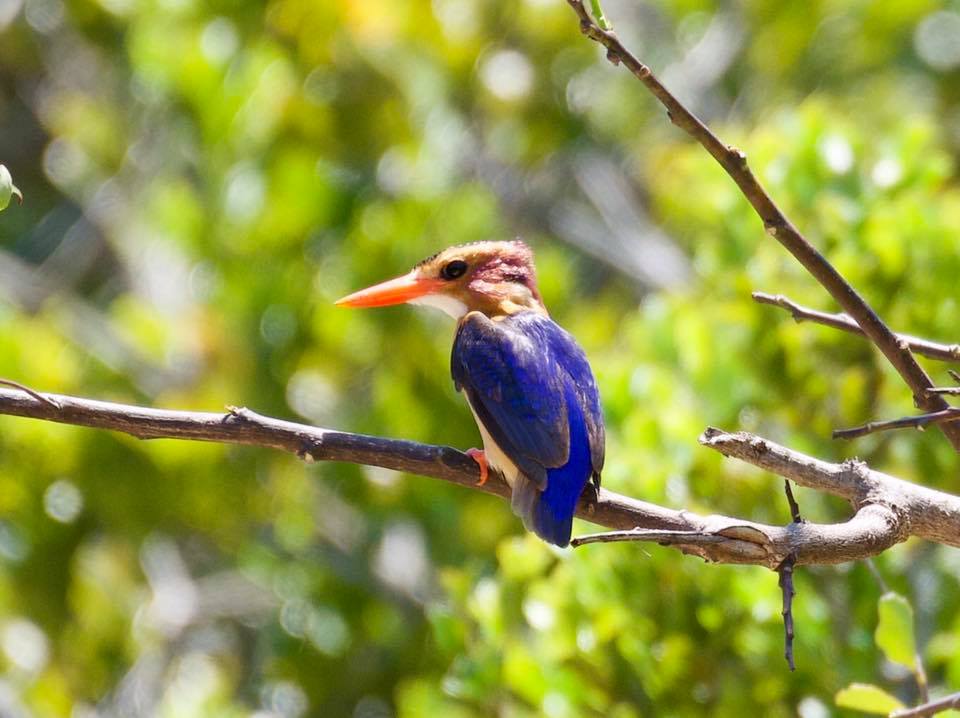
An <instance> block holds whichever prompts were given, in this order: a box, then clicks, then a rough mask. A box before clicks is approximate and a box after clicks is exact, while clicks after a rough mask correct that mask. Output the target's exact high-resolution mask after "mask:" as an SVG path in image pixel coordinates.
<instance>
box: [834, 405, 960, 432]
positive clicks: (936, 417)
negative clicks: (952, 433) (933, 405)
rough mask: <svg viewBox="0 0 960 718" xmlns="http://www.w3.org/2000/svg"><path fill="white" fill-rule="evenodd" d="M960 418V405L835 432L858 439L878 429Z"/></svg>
mask: <svg viewBox="0 0 960 718" xmlns="http://www.w3.org/2000/svg"><path fill="white" fill-rule="evenodd" d="M958 419H960V406H951V407H948V408H946V409H944V410H943V411H933V412H930V413H929V414H917V415H916V416H903V417H900V418H899V419H886V420H884V421H870V422H867V423H866V424H862V425H860V426H854V427H851V428H849V429H836V430H835V431H834V432H833V438H834V439H856V438H858V437H860V436H866V435H867V434H875V433H877V432H878V431H890V430H891V429H920V430H923V429H924V428H925V427H927V426H930V425H932V424H944V423H948V422H953V421H957V420H958Z"/></svg>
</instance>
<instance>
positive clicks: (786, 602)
mask: <svg viewBox="0 0 960 718" xmlns="http://www.w3.org/2000/svg"><path fill="white" fill-rule="evenodd" d="M795 563H796V557H795V556H794V555H793V554H790V555H789V556H787V557H786V558H785V559H783V562H782V563H781V564H780V565H779V566H777V574H779V576H780V580H779V581H778V582H777V584H778V585H779V586H780V593H781V594H782V595H783V610H782V611H781V612H780V615H781V616H783V657H784V658H785V659H786V661H787V665H788V666H789V667H790V670H791V671H795V670H797V664H796V663H795V662H794V660H793V639H794V632H793V599H794V597H795V596H796V595H797V592H796V590H795V589H794V587H793V566H794V564H795Z"/></svg>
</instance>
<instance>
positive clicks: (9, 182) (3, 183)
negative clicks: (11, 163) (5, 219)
mask: <svg viewBox="0 0 960 718" xmlns="http://www.w3.org/2000/svg"><path fill="white" fill-rule="evenodd" d="M11 197H16V198H17V202H19V203H22V202H23V195H22V194H20V190H18V189H17V187H16V185H14V184H13V177H11V176H10V170H8V169H7V168H6V167H4V166H3V165H0V211H3V210H5V209H6V208H7V205H9V204H10V198H11Z"/></svg>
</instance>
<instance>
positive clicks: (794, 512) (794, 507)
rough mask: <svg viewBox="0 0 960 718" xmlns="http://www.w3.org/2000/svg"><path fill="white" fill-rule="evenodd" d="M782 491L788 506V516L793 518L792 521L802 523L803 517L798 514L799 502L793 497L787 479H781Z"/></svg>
mask: <svg viewBox="0 0 960 718" xmlns="http://www.w3.org/2000/svg"><path fill="white" fill-rule="evenodd" d="M783 491H784V493H785V494H786V495H787V504H788V505H789V506H790V518H791V519H793V523H795V524H802V523H803V518H802V517H801V516H800V504H798V503H797V500H796V499H795V498H793V489H791V488H790V480H789V479H784V480H783Z"/></svg>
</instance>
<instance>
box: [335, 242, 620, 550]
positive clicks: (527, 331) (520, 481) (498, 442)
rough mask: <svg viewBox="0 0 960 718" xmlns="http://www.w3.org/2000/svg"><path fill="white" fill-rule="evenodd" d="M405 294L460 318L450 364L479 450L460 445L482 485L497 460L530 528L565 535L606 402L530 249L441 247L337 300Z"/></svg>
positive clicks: (389, 300)
mask: <svg viewBox="0 0 960 718" xmlns="http://www.w3.org/2000/svg"><path fill="white" fill-rule="evenodd" d="M402 303H407V304H415V305H426V306H430V307H434V308H437V309H440V310H442V311H444V312H445V313H447V314H449V315H450V316H451V317H453V318H454V319H456V320H457V329H456V335H455V338H454V342H453V350H452V352H451V356H450V373H451V375H452V377H453V381H454V385H455V387H456V389H457V391H458V392H462V393H463V394H464V396H465V397H466V400H467V404H468V406H469V408H470V410H471V412H472V413H473V417H474V419H475V420H476V423H477V427H478V428H479V430H480V436H481V438H482V441H483V449H482V450H480V449H469V450H468V451H467V452H466V453H467V454H468V455H469V456H470V457H472V458H473V459H474V461H476V462H477V464H478V466H479V471H480V479H479V484H480V485H483V484H484V483H485V482H486V481H487V478H488V476H489V471H490V469H491V468H492V469H494V470H496V471H498V472H499V473H500V474H501V475H502V476H503V478H504V479H505V480H506V482H507V483H508V484H509V485H510V488H511V507H512V509H513V512H514V513H515V514H517V516H519V517H520V518H521V519H522V521H523V524H524V526H525V527H526V528H527V530H529V531H532V532H533V533H535V534H536V535H537V536H539V537H540V538H541V539H543V540H544V541H546V542H548V543H551V544H555V545H557V546H561V547H563V546H566V545H568V544H569V543H570V537H571V533H572V526H573V516H574V513H575V512H576V508H577V504H578V502H579V499H580V496H581V494H582V493H583V492H584V489H585V488H586V487H587V485H588V483H592V485H593V487H594V490H595V492H597V493H595V495H599V494H598V492H599V489H600V474H601V471H602V470H603V461H604V450H605V449H604V436H605V433H604V432H605V430H604V422H603V413H602V410H601V405H600V395H599V391H598V389H597V383H596V380H595V378H594V375H593V371H592V370H591V368H590V364H589V363H588V361H587V358H586V355H585V354H584V351H583V349H581V347H580V345H579V344H578V343H577V341H576V340H575V339H574V338H573V336H572V335H571V334H570V333H569V332H567V331H566V330H564V329H563V328H562V327H560V326H559V325H558V324H557V323H556V322H554V321H553V320H552V319H551V318H550V315H549V314H548V312H547V309H546V307H545V306H544V304H543V299H542V297H541V296H540V292H539V290H538V288H537V280H536V271H535V268H534V259H533V251H532V250H531V249H530V247H529V246H528V245H527V244H525V243H524V242H523V241H521V240H512V241H483V242H474V243H471V244H463V245H458V246H454V247H449V248H447V249H444V250H443V251H441V252H438V253H437V254H434V255H433V256H431V257H428V258H426V259H424V260H423V261H421V262H419V263H418V264H416V265H415V266H414V267H413V269H412V270H410V271H409V272H408V273H407V274H404V275H402V276H400V277H397V278H395V279H391V280H388V281H385V282H381V283H380V284H376V285H374V286H371V287H368V288H367V289H363V290H360V291H358V292H354V293H353V294H349V295H347V296H345V297H343V298H342V299H339V300H337V302H336V304H337V305H339V306H345V307H383V306H389V305H395V304H402Z"/></svg>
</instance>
